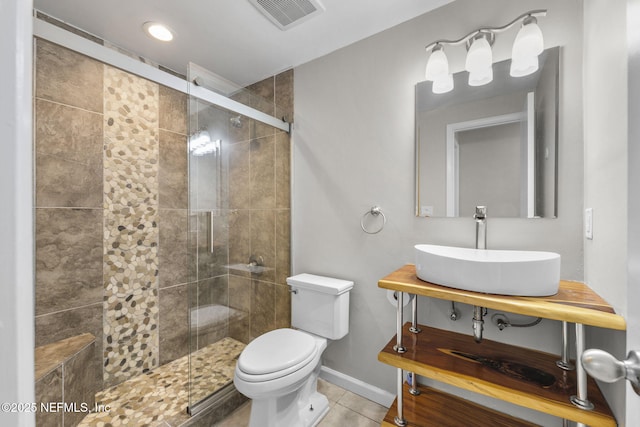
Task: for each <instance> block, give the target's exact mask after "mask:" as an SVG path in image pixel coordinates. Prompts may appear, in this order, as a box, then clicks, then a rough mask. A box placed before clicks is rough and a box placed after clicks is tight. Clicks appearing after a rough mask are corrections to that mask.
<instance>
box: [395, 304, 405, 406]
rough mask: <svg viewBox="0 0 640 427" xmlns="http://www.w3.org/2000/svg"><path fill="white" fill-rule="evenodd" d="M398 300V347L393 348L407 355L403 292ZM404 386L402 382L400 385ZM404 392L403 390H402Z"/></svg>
mask: <svg viewBox="0 0 640 427" xmlns="http://www.w3.org/2000/svg"><path fill="white" fill-rule="evenodd" d="M397 296H398V298H397V300H398V316H397V319H396V345H394V346H393V349H394V350H395V351H396V352H397V353H406V352H407V349H406V347H404V346H403V345H402V321H403V319H404V313H403V306H402V300H403V299H404V293H403V292H397ZM400 385H401V386H402V382H401V383H400ZM400 390H402V388H401V389H400ZM398 402H399V401H398Z"/></svg>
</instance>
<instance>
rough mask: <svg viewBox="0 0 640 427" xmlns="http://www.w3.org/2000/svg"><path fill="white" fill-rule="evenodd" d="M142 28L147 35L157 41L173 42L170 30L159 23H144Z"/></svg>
mask: <svg viewBox="0 0 640 427" xmlns="http://www.w3.org/2000/svg"><path fill="white" fill-rule="evenodd" d="M142 28H143V29H144V31H145V32H146V33H147V34H148V35H150V36H151V37H153V38H154V39H158V40H161V41H163V42H169V41H171V40H173V33H172V32H171V30H170V29H169V28H168V27H167V26H166V25H163V24H161V23H159V22H151V21H149V22H145V23H144V24H143V25H142Z"/></svg>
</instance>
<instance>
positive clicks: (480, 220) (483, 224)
mask: <svg viewBox="0 0 640 427" xmlns="http://www.w3.org/2000/svg"><path fill="white" fill-rule="evenodd" d="M473 218H474V219H475V220H476V249H487V207H486V206H476V213H475V215H473ZM484 311H485V309H484V308H483V307H478V306H474V307H473V338H474V339H475V341H476V342H477V343H479V342H480V341H482V331H483V330H484V319H483V317H484Z"/></svg>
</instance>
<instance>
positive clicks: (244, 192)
mask: <svg viewBox="0 0 640 427" xmlns="http://www.w3.org/2000/svg"><path fill="white" fill-rule="evenodd" d="M250 172H251V168H250V151H249V143H248V142H240V143H237V144H232V145H231V146H230V147H229V208H231V209H249V208H250V207H251V174H250Z"/></svg>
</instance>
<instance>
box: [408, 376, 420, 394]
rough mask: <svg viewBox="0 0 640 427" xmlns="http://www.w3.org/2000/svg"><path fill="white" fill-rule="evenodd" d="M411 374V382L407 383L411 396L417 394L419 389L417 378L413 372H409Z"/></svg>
mask: <svg viewBox="0 0 640 427" xmlns="http://www.w3.org/2000/svg"><path fill="white" fill-rule="evenodd" d="M409 375H410V376H411V383H410V384H409V394H411V395H412V396H419V395H420V390H419V389H418V378H417V377H416V373H415V372H409Z"/></svg>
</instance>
